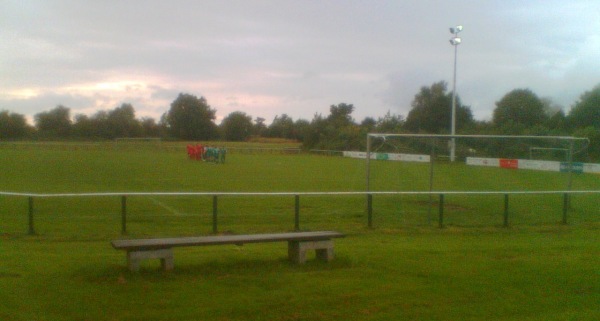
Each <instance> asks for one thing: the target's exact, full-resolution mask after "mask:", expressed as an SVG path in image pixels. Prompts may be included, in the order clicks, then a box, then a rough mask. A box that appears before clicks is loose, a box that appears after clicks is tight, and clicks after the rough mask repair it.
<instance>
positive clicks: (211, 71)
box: [0, 0, 600, 123]
mask: <svg viewBox="0 0 600 321" xmlns="http://www.w3.org/2000/svg"><path fill="white" fill-rule="evenodd" d="M458 24H461V25H463V26H464V29H463V31H462V32H461V33H460V36H461V38H462V43H461V44H460V46H459V47H458V68H457V70H458V72H457V93H458V95H459V96H460V98H461V100H462V102H463V103H464V104H465V105H468V106H470V107H471V109H472V111H473V114H474V116H475V118H476V119H480V120H488V119H490V118H491V115H492V111H493V109H494V108H495V102H496V101H498V100H500V99H501V98H502V96H503V95H504V94H506V93H508V92H509V91H511V90H513V89H516V88H529V89H531V90H533V91H534V92H535V93H536V94H537V95H538V96H540V97H549V98H551V99H552V100H553V101H554V102H555V103H557V104H559V105H562V106H563V107H564V109H565V111H568V110H569V109H570V107H571V106H572V105H573V103H575V102H576V101H577V99H578V98H579V96H580V95H581V94H582V93H583V92H585V91H589V90H591V89H592V88H593V87H594V86H595V85H597V84H598V83H600V1H598V0H590V1H583V0H582V1H577V0H569V1H565V0H556V1H555V0H545V1H522V0H519V1H516V0H515V1H513V0H497V1H475V0H473V1H469V0H452V1H423V0H420V1H417V0H415V1H408V0H396V1H376V0H360V1H350V0H345V1H341V0H340V1H327V0H319V1H316V0H315V1H308V0H306V1H299V0H296V1H291V0H289V1H287V0H279V1H275V0H273V1H268V0H265V1H259V0H241V1H228V0H216V1H210V0H203V1H184V0H181V1H179V0H169V1H123V0H119V1H112V0H102V1H101V0H97V1H79V0H75V1H52V0H43V1H42V0H40V1H28V0H15V1H12V0H0V75H1V77H0V110H9V111H11V112H16V113H20V114H25V115H27V116H28V117H29V118H30V119H31V118H32V116H33V115H35V114H36V113H39V112H42V111H48V110H50V109H52V108H54V107H56V106H57V105H59V104H62V105H64V106H66V107H69V108H70V109H71V113H72V115H75V114H93V113H95V112H97V111H98V110H102V109H104V110H106V109H114V108H115V107H118V106H120V105H121V104H122V103H131V104H132V105H133V106H134V108H135V110H136V116H137V117H145V116H149V117H153V118H155V119H156V120H158V119H160V116H161V115H162V114H163V113H165V112H166V111H168V109H169V106H170V104H171V102H172V101H173V100H174V99H176V98H177V95H178V94H179V93H180V92H185V93H190V94H193V95H196V96H198V97H200V96H203V97H205V98H206V99H207V101H208V103H209V105H211V107H212V108H214V109H216V110H217V117H218V121H217V122H219V121H220V119H222V118H223V117H225V116H227V115H228V114H229V113H231V112H233V111H243V112H245V113H247V114H248V115H250V116H252V117H253V118H256V117H263V118H265V119H267V123H270V122H271V121H272V119H273V117H275V115H281V114H287V115H288V116H290V117H292V118H293V119H294V120H296V119H299V118H302V119H306V120H309V121H310V120H312V118H313V116H314V115H315V113H321V114H323V116H327V115H328V114H329V106H331V105H333V104H339V103H348V104H353V105H354V106H355V111H354V113H353V116H354V118H355V120H356V121H357V122H360V121H362V120H363V119H364V118H365V117H368V116H369V117H374V118H378V117H381V116H383V115H385V114H386V113H387V111H390V112H391V113H392V114H400V115H403V116H405V117H406V115H407V114H408V112H409V111H410V108H411V107H410V105H411V102H412V100H413V98H414V96H415V94H417V93H418V91H419V89H420V88H421V87H422V86H430V85H431V84H433V83H434V82H438V81H442V80H443V81H446V82H447V83H448V89H449V90H451V89H452V75H453V62H454V48H453V46H452V45H451V44H450V43H449V39H450V38H451V37H452V35H451V34H450V31H449V27H452V26H455V25H458Z"/></svg>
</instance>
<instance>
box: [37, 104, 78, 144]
mask: <svg viewBox="0 0 600 321" xmlns="http://www.w3.org/2000/svg"><path fill="white" fill-rule="evenodd" d="M70 115H71V110H70V109H69V108H67V107H65V106H62V105H58V106H56V108H54V109H52V110H50V111H46V112H41V113H39V114H36V115H35V116H34V121H35V126H36V127H37V129H38V132H39V134H40V136H42V137H46V138H66V137H69V135H70V134H71V127H72V122H71V116H70Z"/></svg>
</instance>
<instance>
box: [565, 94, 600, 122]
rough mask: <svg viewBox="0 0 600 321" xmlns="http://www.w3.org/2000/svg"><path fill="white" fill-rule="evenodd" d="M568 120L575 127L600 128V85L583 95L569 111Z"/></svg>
mask: <svg viewBox="0 0 600 321" xmlns="http://www.w3.org/2000/svg"><path fill="white" fill-rule="evenodd" d="M567 121H568V123H569V124H570V125H571V127H573V128H585V127H590V126H591V127H594V128H599V129H600V85H597V86H596V87H594V89H592V90H591V91H587V92H585V93H583V94H582V95H581V97H580V98H579V100H578V101H577V102H576V103H575V105H574V106H573V108H571V111H569V114H568V116H567Z"/></svg>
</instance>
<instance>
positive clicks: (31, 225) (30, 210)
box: [28, 197, 35, 235]
mask: <svg viewBox="0 0 600 321" xmlns="http://www.w3.org/2000/svg"><path fill="white" fill-rule="evenodd" d="M28 234H29V235H35V229H34V228H33V197H29V232H28Z"/></svg>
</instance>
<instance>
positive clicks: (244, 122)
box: [221, 111, 253, 142]
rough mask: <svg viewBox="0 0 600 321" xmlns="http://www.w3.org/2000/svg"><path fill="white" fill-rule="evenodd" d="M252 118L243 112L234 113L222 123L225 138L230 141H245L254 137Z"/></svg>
mask: <svg viewBox="0 0 600 321" xmlns="http://www.w3.org/2000/svg"><path fill="white" fill-rule="evenodd" d="M252 129H253V124H252V117H250V116H248V115H246V113H244V112H241V111H234V112H232V113H231V114H229V115H227V117H225V118H224V119H223V121H222V122H221V132H222V134H223V138H225V140H228V141H236V142H241V141H245V140H246V139H248V137H250V135H252Z"/></svg>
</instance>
